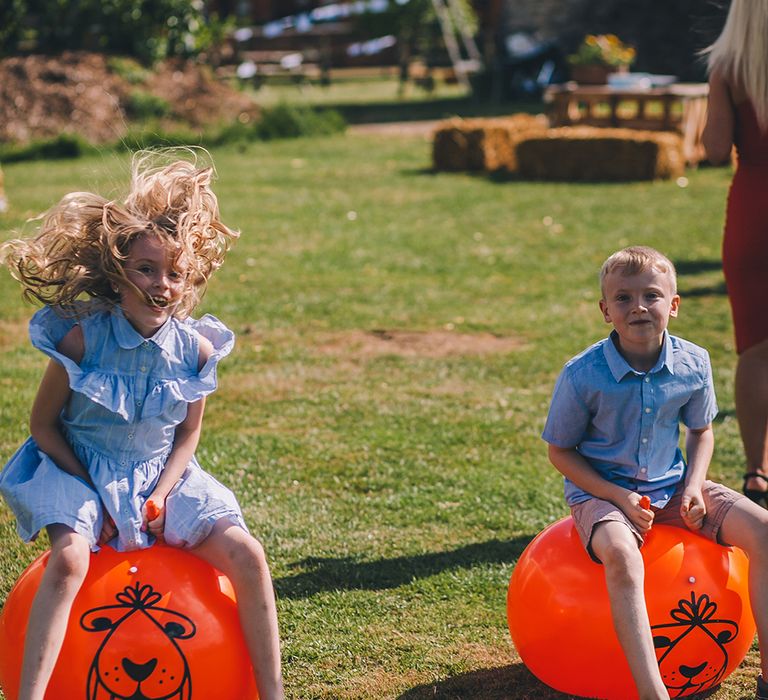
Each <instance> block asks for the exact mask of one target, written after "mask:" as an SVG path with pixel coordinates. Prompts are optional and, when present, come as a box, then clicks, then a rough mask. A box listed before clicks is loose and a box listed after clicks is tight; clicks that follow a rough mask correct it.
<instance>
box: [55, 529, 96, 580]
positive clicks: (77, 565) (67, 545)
mask: <svg viewBox="0 0 768 700" xmlns="http://www.w3.org/2000/svg"><path fill="white" fill-rule="evenodd" d="M90 557H91V552H90V547H89V546H88V542H86V540H85V538H83V537H79V536H78V537H72V538H68V539H67V540H66V541H63V542H59V543H57V544H56V545H55V546H53V547H52V548H51V555H50V558H49V560H48V564H47V566H46V571H47V570H50V572H51V576H53V577H54V578H55V579H56V580H58V581H68V582H72V583H77V584H79V583H82V581H83V580H84V579H85V576H86V574H87V573H88V566H89V564H90Z"/></svg>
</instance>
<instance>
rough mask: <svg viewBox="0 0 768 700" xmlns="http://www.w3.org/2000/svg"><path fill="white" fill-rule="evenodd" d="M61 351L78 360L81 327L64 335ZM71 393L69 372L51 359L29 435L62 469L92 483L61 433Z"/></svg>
mask: <svg viewBox="0 0 768 700" xmlns="http://www.w3.org/2000/svg"><path fill="white" fill-rule="evenodd" d="M58 350H59V352H61V353H62V354H64V355H66V356H67V357H70V358H71V359H72V360H73V361H75V362H79V361H80V360H81V359H82V356H83V337H82V332H81V331H80V328H79V326H75V327H74V328H73V329H72V330H71V331H70V332H69V333H68V334H67V335H66V336H65V338H64V339H63V340H62V341H61V343H60V344H59V347H58ZM69 394H70V388H69V377H68V376H67V371H66V370H65V369H64V367H62V366H61V365H60V364H59V363H58V362H56V360H50V361H49V362H48V366H47V367H46V370H45V374H44V375H43V379H42V381H41V382H40V387H39V388H38V390H37V395H36V396H35V401H34V403H33V404H32V413H31V415H30V419H29V430H30V434H31V435H32V437H33V438H34V440H35V442H36V443H37V446H38V447H39V448H40V449H41V450H42V451H43V452H45V454H47V455H48V456H49V457H50V458H51V459H52V460H53V461H54V462H55V463H56V466H58V467H59V469H62V470H63V471H65V472H67V473H68V474H72V475H73V476H77V477H79V478H81V479H83V481H85V482H87V483H88V484H91V485H92V482H91V477H90V476H89V475H88V470H87V469H86V468H85V467H84V466H83V465H82V464H81V463H80V460H78V458H77V457H76V456H75V453H74V452H73V451H72V448H71V447H70V446H69V443H68V442H67V441H66V439H65V438H64V435H63V434H62V432H61V424H60V422H59V416H60V415H61V411H62V409H63V408H64V405H65V404H66V403H67V400H68V399H69Z"/></svg>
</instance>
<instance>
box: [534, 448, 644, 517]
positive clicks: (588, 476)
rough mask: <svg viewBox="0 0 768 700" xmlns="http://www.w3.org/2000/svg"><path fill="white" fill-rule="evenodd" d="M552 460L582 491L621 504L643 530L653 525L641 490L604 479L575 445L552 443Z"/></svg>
mask: <svg viewBox="0 0 768 700" xmlns="http://www.w3.org/2000/svg"><path fill="white" fill-rule="evenodd" d="M549 460H550V462H552V464H553V465H554V466H555V468H556V469H557V470H558V471H559V472H560V473H561V474H562V475H563V476H565V477H566V478H567V479H569V480H570V481H572V482H573V483H574V484H576V486H578V487H579V488H580V489H581V490H582V491H586V492H587V493H589V494H591V495H593V496H595V497H596V498H600V499H602V500H604V501H610V502H611V503H613V504H614V505H616V506H617V507H618V508H621V510H622V511H623V512H624V514H625V515H626V516H627V517H628V518H629V519H630V520H631V521H632V522H633V523H634V524H635V526H636V527H637V528H638V529H639V530H640V532H646V531H647V530H649V529H650V527H651V523H652V522H653V512H652V511H650V510H646V509H644V508H641V507H640V494H638V493H635V492H634V491H630V490H629V489H625V488H622V487H621V486H618V485H617V484H613V483H611V482H610V481H608V480H606V479H604V478H603V477H602V476H600V474H598V473H597V472H596V471H595V469H594V468H593V467H592V465H591V464H590V463H589V462H588V461H587V460H586V459H584V457H583V456H582V455H581V454H579V452H578V450H576V448H573V447H572V448H563V447H556V446H555V445H549Z"/></svg>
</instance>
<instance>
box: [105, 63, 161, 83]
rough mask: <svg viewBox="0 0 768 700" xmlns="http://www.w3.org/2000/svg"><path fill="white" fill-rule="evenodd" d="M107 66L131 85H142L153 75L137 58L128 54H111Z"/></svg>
mask: <svg viewBox="0 0 768 700" xmlns="http://www.w3.org/2000/svg"><path fill="white" fill-rule="evenodd" d="M107 66H108V67H109V69H110V70H111V71H112V72H113V73H115V74H116V75H118V76H119V77H121V78H122V79H123V80H125V82H127V83H130V84H131V85H142V84H143V83H145V82H146V81H147V80H148V79H149V77H150V75H151V74H150V72H149V71H148V70H147V69H146V68H144V66H142V65H141V64H140V63H139V62H138V61H137V60H135V59H133V58H128V57H127V56H109V57H108V58H107Z"/></svg>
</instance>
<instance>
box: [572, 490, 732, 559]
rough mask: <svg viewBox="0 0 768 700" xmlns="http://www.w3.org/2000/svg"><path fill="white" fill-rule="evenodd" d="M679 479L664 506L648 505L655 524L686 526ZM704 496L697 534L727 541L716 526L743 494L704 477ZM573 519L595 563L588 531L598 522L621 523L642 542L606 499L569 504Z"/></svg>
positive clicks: (636, 531) (590, 534)
mask: <svg viewBox="0 0 768 700" xmlns="http://www.w3.org/2000/svg"><path fill="white" fill-rule="evenodd" d="M683 487H684V485H683V482H680V486H678V488H677V490H676V491H675V493H674V494H673V495H672V498H671V499H670V500H669V503H667V505H666V506H665V507H664V508H652V510H653V512H654V518H653V522H654V524H655V525H674V526H675V527H686V525H685V521H684V520H683V517H682V516H681V515H680V503H681V501H682V493H683ZM701 492H702V495H703V496H704V504H705V506H706V508H707V514H706V515H705V516H704V525H703V526H702V528H701V530H698V531H697V534H699V535H701V536H702V537H706V538H707V539H708V540H712V541H714V542H718V543H719V544H728V543H727V542H721V541H720V538H719V537H718V533H719V532H720V526H721V525H722V524H723V520H724V519H725V516H726V514H727V513H728V511H729V510H730V509H731V506H733V504H734V503H736V501H738V500H739V499H741V498H746V496H744V495H743V494H740V493H737V492H736V491H734V490H733V489H729V488H728V487H727V486H723V485H722V484H716V483H715V482H714V481H705V482H704V485H703V486H702V488H701ZM571 515H572V516H573V523H574V525H575V526H576V532H578V533H579V538H580V539H581V542H582V544H583V545H584V547H585V548H586V550H587V552H588V553H589V556H590V557H592V559H594V560H595V561H597V562H598V563H599V560H598V559H597V557H595V555H594V554H593V553H592V545H591V543H592V533H593V532H594V529H595V526H596V525H597V524H598V523H602V522H607V521H609V520H615V521H616V522H620V523H624V524H625V525H626V526H627V527H628V528H629V529H630V531H631V532H632V533H633V534H634V536H635V539H636V540H637V545H638V547H642V546H643V536H642V535H641V534H640V532H639V531H638V530H637V528H636V527H635V526H634V525H633V524H632V521H631V520H630V519H629V518H627V516H626V515H624V512H623V511H622V510H621V509H620V508H618V507H617V506H615V505H614V504H613V503H611V502H610V501H603V500H602V499H600V498H590V499H589V500H588V501H583V502H582V503H577V504H576V505H574V506H572V507H571Z"/></svg>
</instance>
